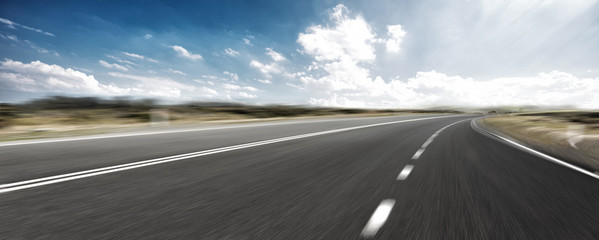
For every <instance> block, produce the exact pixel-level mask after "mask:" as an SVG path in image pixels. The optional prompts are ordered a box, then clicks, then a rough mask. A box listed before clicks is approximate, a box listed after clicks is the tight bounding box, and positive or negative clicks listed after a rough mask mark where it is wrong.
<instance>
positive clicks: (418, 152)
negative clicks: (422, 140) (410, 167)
mask: <svg viewBox="0 0 599 240" xmlns="http://www.w3.org/2000/svg"><path fill="white" fill-rule="evenodd" d="M423 152H424V148H421V149H418V151H416V153H414V156H412V160H416V159H418V158H419V157H420V155H422V153H423Z"/></svg>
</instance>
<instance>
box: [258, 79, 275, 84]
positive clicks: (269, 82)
mask: <svg viewBox="0 0 599 240" xmlns="http://www.w3.org/2000/svg"><path fill="white" fill-rule="evenodd" d="M257 81H258V82H260V83H264V84H272V82H271V81H270V80H268V79H258V80H257Z"/></svg>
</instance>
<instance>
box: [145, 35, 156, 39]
mask: <svg viewBox="0 0 599 240" xmlns="http://www.w3.org/2000/svg"><path fill="white" fill-rule="evenodd" d="M153 37H154V36H152V34H145V35H144V38H145V39H152V38H153Z"/></svg>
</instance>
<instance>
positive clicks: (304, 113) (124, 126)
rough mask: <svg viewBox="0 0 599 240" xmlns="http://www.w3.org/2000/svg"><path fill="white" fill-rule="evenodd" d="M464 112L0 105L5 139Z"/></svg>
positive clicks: (151, 103) (120, 100)
mask: <svg viewBox="0 0 599 240" xmlns="http://www.w3.org/2000/svg"><path fill="white" fill-rule="evenodd" d="M429 113H460V111H456V110H443V109H434V110H397V109H396V110H387V109H385V110H377V109H357V108H318V107H304V106H294V105H264V106H258V105H246V104H240V103H230V102H190V103H184V104H177V105H164V104H159V103H158V102H157V100H154V99H129V98H126V97H117V98H113V99H101V98H95V97H65V96H53V97H48V98H42V99H36V100H33V101H29V102H25V103H21V104H5V103H2V104H0V141H11V140H25V139H37V138H50V137H71V136H80V135H91V134H102V133H114V132H127V131H133V130H139V129H144V128H150V127H151V128H160V127H162V128H164V127H168V126H191V125H193V126H195V125H198V124H229V123H240V122H256V121H273V120H281V119H287V118H306V117H338V116H346V115H354V116H385V115H399V114H429Z"/></svg>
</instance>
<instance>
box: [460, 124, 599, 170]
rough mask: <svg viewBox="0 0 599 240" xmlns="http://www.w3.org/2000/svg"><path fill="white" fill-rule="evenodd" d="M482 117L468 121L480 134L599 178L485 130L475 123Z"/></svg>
mask: <svg viewBox="0 0 599 240" xmlns="http://www.w3.org/2000/svg"><path fill="white" fill-rule="evenodd" d="M482 118H485V117H479V118H475V119H472V120H471V121H470V127H472V129H474V130H475V131H476V132H478V133H480V134H481V135H483V136H487V137H489V138H491V139H495V140H503V142H506V143H510V144H511V145H512V146H516V147H517V149H520V150H524V152H528V153H530V154H532V155H535V156H537V157H540V158H543V159H545V160H547V161H550V162H553V163H556V164H558V165H562V166H564V167H567V168H570V169H572V170H574V171H577V172H580V173H583V174H585V175H587V176H590V177H593V178H595V179H597V180H599V175H597V174H595V173H593V172H590V171H588V170H586V169H583V168H581V167H578V166H576V165H574V164H571V163H568V162H566V161H564V160H561V159H558V158H556V157H552V156H550V155H548V154H545V153H542V152H540V151H537V150H534V149H532V148H529V147H527V146H524V145H522V144H520V143H517V142H516V141H515V140H511V139H508V138H506V137H503V136H500V135H498V134H496V133H493V132H491V131H488V130H486V129H484V128H482V127H480V126H478V124H477V123H476V120H478V119H482Z"/></svg>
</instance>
